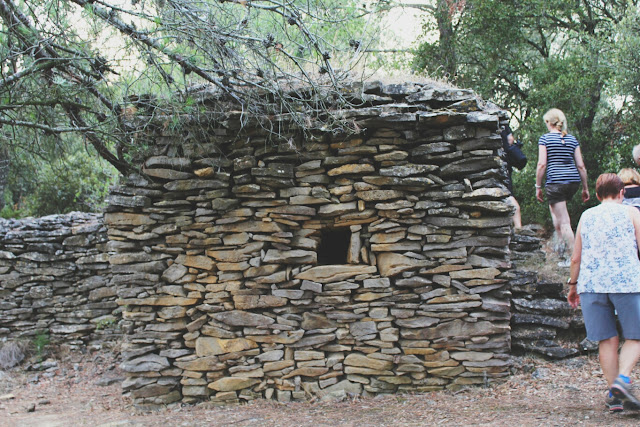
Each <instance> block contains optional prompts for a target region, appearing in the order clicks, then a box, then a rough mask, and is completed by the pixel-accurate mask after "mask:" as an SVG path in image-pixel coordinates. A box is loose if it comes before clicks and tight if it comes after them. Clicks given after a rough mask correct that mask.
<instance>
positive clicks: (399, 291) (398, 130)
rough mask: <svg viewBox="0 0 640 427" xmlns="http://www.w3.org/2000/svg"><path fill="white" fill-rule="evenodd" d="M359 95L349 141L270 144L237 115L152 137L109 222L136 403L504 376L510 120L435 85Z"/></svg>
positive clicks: (293, 135) (375, 86)
mask: <svg viewBox="0 0 640 427" xmlns="http://www.w3.org/2000/svg"><path fill="white" fill-rule="evenodd" d="M351 93H352V94H355V95H353V96H354V97H359V99H360V102H361V103H362V107H361V108H356V109H353V110H350V111H346V112H343V117H344V118H345V119H346V120H350V121H351V122H352V123H353V127H354V128H355V129H359V130H360V131H359V132H358V133H357V134H354V135H347V136H345V135H335V134H332V133H331V132H326V133H316V134H312V135H309V134H306V135H304V134H302V133H297V132H295V131H291V132H290V133H289V134H284V135H282V136H283V138H282V142H274V141H271V140H269V133H268V132H267V131H265V130H264V129H263V127H260V126H250V125H247V126H244V127H243V128H241V124H242V123H243V120H244V118H245V116H244V115H243V113H242V112H239V111H233V109H229V111H228V113H227V114H225V115H224V117H219V116H218V117H217V120H216V121H215V122H213V121H212V122H211V123H210V124H209V129H208V131H207V133H206V134H205V135H202V133H201V129H200V130H199V131H196V130H194V129H193V128H191V127H190V125H189V123H187V121H186V120H185V121H184V122H183V125H182V127H181V128H180V126H174V127H172V130H170V129H169V128H168V127H164V128H163V127H161V126H159V127H158V128H159V129H160V130H158V131H157V133H156V134H154V135H147V138H149V137H150V138H151V143H150V144H151V146H152V148H153V150H155V152H154V153H152V154H151V155H149V156H148V157H147V158H146V159H144V168H143V172H144V174H143V175H141V176H132V177H130V179H129V180H127V181H126V182H125V183H123V185H122V186H120V187H119V188H117V189H115V190H114V192H113V195H112V197H111V204H110V207H109V210H108V212H107V213H106V214H105V223H106V224H107V227H108V235H109V239H110V249H111V250H112V254H111V257H110V262H111V265H112V272H113V280H112V283H114V284H116V285H117V286H118V287H119V291H118V292H119V296H120V299H119V304H121V305H122V307H123V313H122V314H123V326H124V330H125V332H126V333H127V336H126V343H125V344H124V347H123V358H124V362H123V364H122V367H123V369H124V370H125V371H126V372H127V375H128V378H127V380H126V381H125V383H124V385H123V386H124V389H125V391H126V392H128V393H130V395H131V396H132V397H133V398H134V399H135V400H136V401H137V402H138V403H148V404H162V403H169V402H174V401H178V400H183V401H185V402H194V401H199V400H211V401H212V402H214V403H219V404H224V403H232V402H239V401H246V400H251V399H255V398H259V397H265V398H277V399H278V400H280V401H288V400H291V399H303V398H306V397H308V396H313V395H316V396H323V397H327V398H329V397H339V396H344V395H345V394H349V393H353V394H377V393H391V392H402V391H429V390H439V389H443V388H457V387H461V386H465V385H468V384H484V383H487V382H491V381H494V380H495V379H497V378H501V377H504V376H506V375H508V369H509V362H508V354H509V351H510V335H509V317H510V313H509V311H510V302H509V300H510V291H509V289H508V287H509V284H508V281H507V279H506V278H505V277H503V276H504V272H505V271H506V270H507V269H509V267H510V262H509V249H508V245H509V236H510V223H511V210H510V208H509V206H508V205H507V204H506V203H505V201H504V199H505V197H507V196H508V193H507V191H506V190H505V188H504V185H503V172H502V170H501V168H502V164H501V161H500V158H499V154H500V153H499V150H500V148H501V142H500V137H499V136H498V135H497V133H496V132H497V129H498V126H499V123H500V122H501V121H503V120H505V116H504V113H503V112H502V111H500V110H498V109H497V108H492V107H490V106H487V105H486V104H484V103H482V102H481V101H480V100H479V99H478V98H477V97H476V96H475V94H474V93H473V92H471V91H467V90H460V89H456V88H447V87H437V86H434V85H430V84H406V85H383V84H380V83H368V84H366V85H365V86H364V87H360V88H356V89H354V90H352V92H351ZM174 119H175V118H174ZM276 119H281V120H283V121H286V118H272V121H271V123H273V122H274V120H276ZM178 128H179V129H178ZM196 135H197V136H196ZM147 141H148V139H147Z"/></svg>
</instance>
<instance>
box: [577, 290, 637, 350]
mask: <svg viewBox="0 0 640 427" xmlns="http://www.w3.org/2000/svg"><path fill="white" fill-rule="evenodd" d="M580 305H581V306H582V315H583V316H584V324H585V326H586V327H587V338H589V339H590V340H591V341H602V340H606V339H609V338H612V337H615V336H617V335H618V330H617V329H616V313H617V315H618V320H619V321H620V326H621V327H622V336H623V337H624V338H625V339H629V340H640V293H630V294H598V293H584V294H580Z"/></svg>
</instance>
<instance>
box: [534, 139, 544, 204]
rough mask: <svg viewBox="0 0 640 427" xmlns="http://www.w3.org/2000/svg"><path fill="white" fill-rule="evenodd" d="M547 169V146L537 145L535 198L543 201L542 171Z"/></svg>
mask: <svg viewBox="0 0 640 427" xmlns="http://www.w3.org/2000/svg"><path fill="white" fill-rule="evenodd" d="M546 171H547V147H545V146H544V145H538V166H537V168H536V199H538V201H539V202H541V203H542V202H544V198H543V197H542V180H543V178H544V173H545V172H546Z"/></svg>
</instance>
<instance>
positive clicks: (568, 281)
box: [567, 277, 578, 286]
mask: <svg viewBox="0 0 640 427" xmlns="http://www.w3.org/2000/svg"><path fill="white" fill-rule="evenodd" d="M577 284H578V281H577V280H576V281H575V282H572V281H571V277H569V278H568V279H567V285H569V286H575V285H577Z"/></svg>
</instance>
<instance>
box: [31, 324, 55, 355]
mask: <svg viewBox="0 0 640 427" xmlns="http://www.w3.org/2000/svg"><path fill="white" fill-rule="evenodd" d="M50 343H51V338H50V337H49V332H47V331H40V332H38V333H37V334H36V336H35V337H34V338H33V342H32V345H33V350H34V353H35V355H36V358H37V359H38V360H42V359H44V356H45V354H46V351H47V346H48V345H49V344H50Z"/></svg>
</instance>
